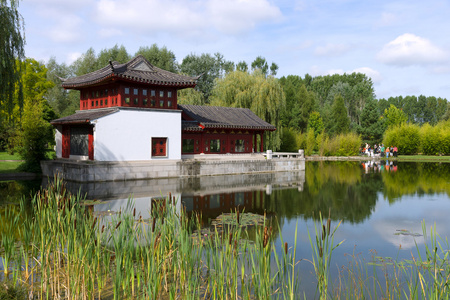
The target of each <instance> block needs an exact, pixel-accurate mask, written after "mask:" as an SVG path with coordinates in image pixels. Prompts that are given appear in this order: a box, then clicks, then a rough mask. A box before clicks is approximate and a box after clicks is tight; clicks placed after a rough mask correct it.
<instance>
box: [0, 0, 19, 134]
mask: <svg viewBox="0 0 450 300" xmlns="http://www.w3.org/2000/svg"><path fill="white" fill-rule="evenodd" d="M18 7H19V1H16V0H9V1H8V0H0V110H1V111H4V112H5V113H1V114H0V125H2V123H3V122H4V121H7V122H9V123H11V122H12V121H13V119H12V114H13V108H14V93H15V92H16V83H17V82H18V81H19V78H20V66H21V64H20V62H21V61H22V59H23V58H24V56H25V51H24V44H25V39H24V33H23V31H24V22H23V18H22V16H21V15H20V13H19V11H18ZM16 62H19V64H17V63H16ZM19 84H20V83H19ZM18 92H19V95H18V97H19V99H22V95H21V92H22V90H21V89H19V91H18Z"/></svg>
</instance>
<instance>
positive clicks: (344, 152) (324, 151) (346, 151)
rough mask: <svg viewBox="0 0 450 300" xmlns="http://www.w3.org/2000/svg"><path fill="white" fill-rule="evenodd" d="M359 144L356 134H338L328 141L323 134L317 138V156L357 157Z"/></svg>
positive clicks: (359, 139)
mask: <svg viewBox="0 0 450 300" xmlns="http://www.w3.org/2000/svg"><path fill="white" fill-rule="evenodd" d="M319 138H320V140H319ZM361 143H362V141H361V136H359V135H357V134H356V133H346V134H340V135H338V136H336V137H334V138H332V139H329V138H328V137H327V136H326V135H325V134H324V133H321V134H320V135H318V136H317V144H318V147H319V154H320V155H324V156H330V155H331V156H353V155H358V153H359V147H360V146H361Z"/></svg>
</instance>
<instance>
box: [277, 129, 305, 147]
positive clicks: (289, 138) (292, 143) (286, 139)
mask: <svg viewBox="0 0 450 300" xmlns="http://www.w3.org/2000/svg"><path fill="white" fill-rule="evenodd" d="M298 135H299V133H298V132H297V131H295V130H293V129H290V128H283V136H282V137H281V146H280V151H282V152H297V151H298V149H301V148H300V147H299V145H298V138H297V136H298Z"/></svg>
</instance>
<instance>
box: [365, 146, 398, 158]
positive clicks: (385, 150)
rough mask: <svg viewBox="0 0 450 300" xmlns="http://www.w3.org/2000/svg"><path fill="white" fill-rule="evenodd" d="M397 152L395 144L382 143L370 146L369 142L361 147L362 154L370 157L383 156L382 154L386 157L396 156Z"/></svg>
mask: <svg viewBox="0 0 450 300" xmlns="http://www.w3.org/2000/svg"><path fill="white" fill-rule="evenodd" d="M397 152H398V149H397V146H390V147H385V146H384V144H379V145H377V144H375V145H374V146H373V148H372V147H371V146H370V145H369V144H367V143H366V146H365V147H364V148H363V149H362V153H363V154H366V155H367V156H371V157H374V156H381V157H383V156H384V155H386V158H389V156H392V157H397Z"/></svg>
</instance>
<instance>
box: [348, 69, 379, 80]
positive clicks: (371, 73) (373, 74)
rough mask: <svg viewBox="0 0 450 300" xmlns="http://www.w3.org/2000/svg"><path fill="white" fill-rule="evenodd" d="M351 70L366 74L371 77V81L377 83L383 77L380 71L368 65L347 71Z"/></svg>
mask: <svg viewBox="0 0 450 300" xmlns="http://www.w3.org/2000/svg"><path fill="white" fill-rule="evenodd" d="M353 72H355V73H362V74H366V75H367V77H370V78H371V79H372V82H373V83H379V82H380V81H381V80H382V79H383V77H382V76H381V74H380V72H378V71H376V70H374V69H372V68H369V67H362V68H357V69H354V70H353V71H351V72H349V73H353Z"/></svg>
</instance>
